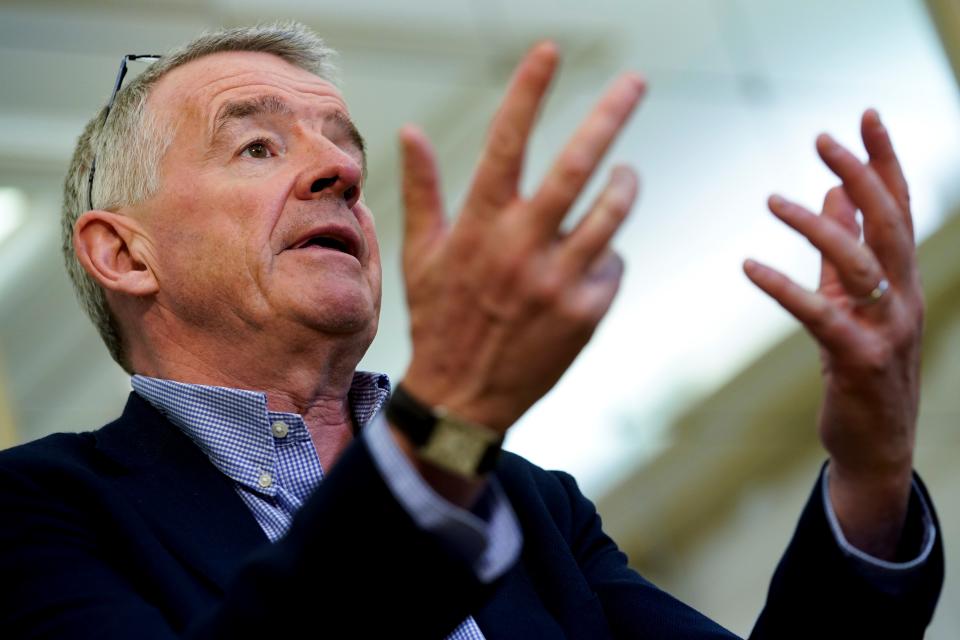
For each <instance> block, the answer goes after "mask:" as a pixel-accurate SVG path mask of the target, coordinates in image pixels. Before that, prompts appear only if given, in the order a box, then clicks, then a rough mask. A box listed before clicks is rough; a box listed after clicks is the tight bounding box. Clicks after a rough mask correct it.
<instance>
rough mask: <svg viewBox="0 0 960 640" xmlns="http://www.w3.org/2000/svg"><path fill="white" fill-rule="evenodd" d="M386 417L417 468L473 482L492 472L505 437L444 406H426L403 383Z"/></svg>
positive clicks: (389, 402) (395, 394) (389, 405)
mask: <svg viewBox="0 0 960 640" xmlns="http://www.w3.org/2000/svg"><path fill="white" fill-rule="evenodd" d="M386 417H387V420H388V422H389V423H390V425H391V427H392V428H393V430H394V432H395V433H396V434H398V435H402V436H403V446H404V449H405V451H406V452H407V453H408V454H410V455H412V456H413V457H415V458H416V461H417V463H418V465H426V468H434V469H437V470H440V471H443V472H445V473H447V474H452V475H453V476H460V477H462V478H463V479H465V480H467V481H471V482H472V481H473V480H475V479H478V478H479V477H482V476H484V475H485V474H487V473H488V472H489V471H491V470H492V469H493V467H494V465H495V464H496V461H497V459H498V456H499V453H500V446H501V444H502V442H503V437H502V436H501V435H500V434H499V433H497V432H495V431H493V430H491V429H488V428H486V427H485V426H483V425H480V424H476V423H473V422H470V421H467V420H463V419H461V418H459V417H457V416H456V415H454V414H452V413H450V412H449V411H447V410H446V409H445V408H443V407H434V406H430V405H427V404H425V403H424V402H423V401H421V400H420V399H419V398H417V397H416V396H414V395H413V394H412V393H410V391H409V390H408V389H407V388H406V384H405V383H400V384H398V385H397V387H396V389H395V390H394V393H393V396H392V397H391V398H390V400H389V401H388V403H387V410H386Z"/></svg>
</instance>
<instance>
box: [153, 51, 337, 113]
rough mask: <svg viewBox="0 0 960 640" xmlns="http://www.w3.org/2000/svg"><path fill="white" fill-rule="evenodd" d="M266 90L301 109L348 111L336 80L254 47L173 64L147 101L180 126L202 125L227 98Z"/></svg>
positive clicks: (326, 111) (262, 93) (260, 92)
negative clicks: (327, 79) (189, 123)
mask: <svg viewBox="0 0 960 640" xmlns="http://www.w3.org/2000/svg"><path fill="white" fill-rule="evenodd" d="M265 94H270V95H276V96H279V97H281V98H283V99H284V101H285V102H287V103H288V104H290V106H291V107H292V108H293V109H295V110H297V111H313V110H317V111H321V112H324V113H332V112H341V113H343V114H344V115H347V116H349V111H348V109H347V104H346V102H345V101H344V99H343V96H342V95H341V93H340V91H339V90H338V89H337V88H336V87H335V86H334V85H333V84H331V83H330V82H328V81H326V80H324V79H322V78H320V77H318V76H316V75H314V74H312V73H310V72H309V71H306V70H305V69H301V68H299V67H296V66H294V65H292V64H290V63H289V62H287V61H286V60H283V59H282V58H280V57H278V56H275V55H272V54H269V53H260V52H253V51H226V52H219V53H213V54H210V55H208V56H204V57H202V58H198V59H197V60H193V61H191V62H188V63H187V64H185V65H182V66H180V67H177V68H176V69H173V70H171V71H170V72H169V73H167V74H166V75H164V76H163V77H162V78H161V79H160V80H158V81H157V83H156V85H154V87H153V90H152V91H151V92H150V96H149V98H148V105H149V108H150V109H151V111H155V112H159V113H171V114H172V115H173V116H174V117H175V118H176V121H177V123H178V128H180V127H181V126H182V125H183V124H185V123H186V122H192V123H193V124H199V125H201V126H202V125H205V124H207V125H208V124H210V123H211V122H212V119H213V117H214V115H215V114H216V113H217V110H218V109H219V108H220V107H221V106H222V105H223V104H225V103H227V102H230V101H234V100H238V99H243V98H251V97H254V96H258V95H265ZM185 121H186V122H185Z"/></svg>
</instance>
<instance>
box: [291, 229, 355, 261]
mask: <svg viewBox="0 0 960 640" xmlns="http://www.w3.org/2000/svg"><path fill="white" fill-rule="evenodd" d="M359 246H360V242H359V240H358V239H357V238H356V237H354V235H353V234H352V233H351V232H349V231H347V230H342V229H337V230H331V229H324V230H322V231H311V232H310V233H309V234H308V235H307V236H305V237H304V238H302V239H301V240H299V241H297V242H295V243H294V244H293V245H291V246H290V249H309V250H317V249H327V250H330V251H336V252H338V253H345V254H347V255H350V256H353V257H354V258H357V259H359V258H358V255H359V253H360V251H359Z"/></svg>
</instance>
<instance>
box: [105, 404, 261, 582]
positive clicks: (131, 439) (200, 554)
mask: <svg viewBox="0 0 960 640" xmlns="http://www.w3.org/2000/svg"><path fill="white" fill-rule="evenodd" d="M95 437H96V439H97V448H98V449H99V450H100V451H101V452H103V453H104V454H105V455H106V456H107V457H109V458H110V459H111V460H113V461H114V462H115V463H116V464H117V465H119V467H120V468H121V470H120V472H119V473H118V474H117V475H116V477H115V478H114V481H115V482H116V484H117V485H118V487H119V488H120V489H121V490H122V491H124V492H125V493H126V494H127V495H128V496H129V497H130V499H131V501H133V503H134V504H135V505H136V508H137V509H138V510H139V511H140V512H141V513H142V514H143V516H144V518H145V519H147V520H148V521H149V522H150V524H151V526H152V527H153V530H154V531H155V532H156V534H157V537H158V538H159V539H160V540H161V541H162V542H163V544H164V545H166V547H167V548H168V549H169V550H170V552H171V553H172V554H173V555H174V556H176V557H178V558H179V559H180V561H181V562H183V563H184V565H186V566H187V567H190V568H191V569H193V570H194V571H196V572H197V573H199V574H200V575H202V576H204V577H205V578H206V579H208V580H209V581H210V582H211V583H213V584H214V585H215V586H216V587H217V588H218V589H219V590H220V591H223V590H224V589H225V587H226V585H227V583H228V582H229V581H230V580H231V578H232V577H233V576H234V574H235V572H236V570H237V569H238V568H239V567H240V565H241V564H242V561H243V559H244V558H245V557H246V556H247V555H249V554H250V553H251V552H252V551H254V550H255V549H256V548H257V547H260V546H263V545H265V544H269V541H268V540H267V537H266V535H265V534H264V533H263V530H262V529H261V528H260V526H259V524H258V523H257V521H256V519H255V518H254V517H253V515H252V514H251V513H250V510H249V509H248V508H247V506H246V505H245V504H244V503H243V500H241V499H240V496H238V495H237V493H236V491H235V489H234V488H233V485H232V482H231V481H230V479H229V478H227V477H226V476H224V475H223V474H222V473H220V471H218V470H217V469H216V467H214V466H213V465H212V464H211V463H210V461H209V460H207V458H206V456H205V455H204V454H203V452H201V451H200V449H199V448H198V447H197V446H196V445H195V444H194V443H193V442H192V441H191V440H190V439H189V438H188V437H187V436H186V435H184V434H183V433H182V432H181V431H180V430H179V429H177V428H176V427H175V426H174V425H172V424H171V423H170V422H169V421H168V420H167V419H166V418H164V417H163V416H162V415H161V414H160V413H159V412H158V411H156V409H154V408H153V407H152V406H151V405H150V404H149V403H148V402H146V401H145V400H143V399H142V398H141V397H140V396H139V395H137V394H136V393H131V394H130V398H129V399H128V401H127V406H126V407H125V408H124V411H123V415H122V416H121V417H120V419H118V420H116V421H115V422H112V423H111V424H109V425H107V426H105V427H104V428H102V429H100V430H99V431H97V432H96V433H95Z"/></svg>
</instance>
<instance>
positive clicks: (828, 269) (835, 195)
mask: <svg viewBox="0 0 960 640" xmlns="http://www.w3.org/2000/svg"><path fill="white" fill-rule="evenodd" d="M821 215H822V216H823V217H825V218H830V219H831V220H834V221H835V222H836V223H837V224H839V225H840V226H841V227H842V228H843V229H845V230H846V231H847V232H848V233H849V234H850V235H851V237H853V238H856V239H857V240H858V241H859V239H860V223H859V222H857V206H856V205H855V204H853V202H851V201H850V197H849V196H848V195H847V192H846V191H844V189H843V185H839V186H836V187H833V188H832V189H830V190H828V191H827V195H826V196H824V198H823V211H822V213H821ZM834 283H838V284H840V276H839V275H838V274H837V269H836V267H834V266H833V264H832V263H831V262H830V261H829V260H827V259H826V257H825V256H824V255H823V254H820V288H819V290H821V291H822V290H823V289H824V288H825V287H830V286H832V285H833V284H834ZM840 286H843V285H842V284H840Z"/></svg>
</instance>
